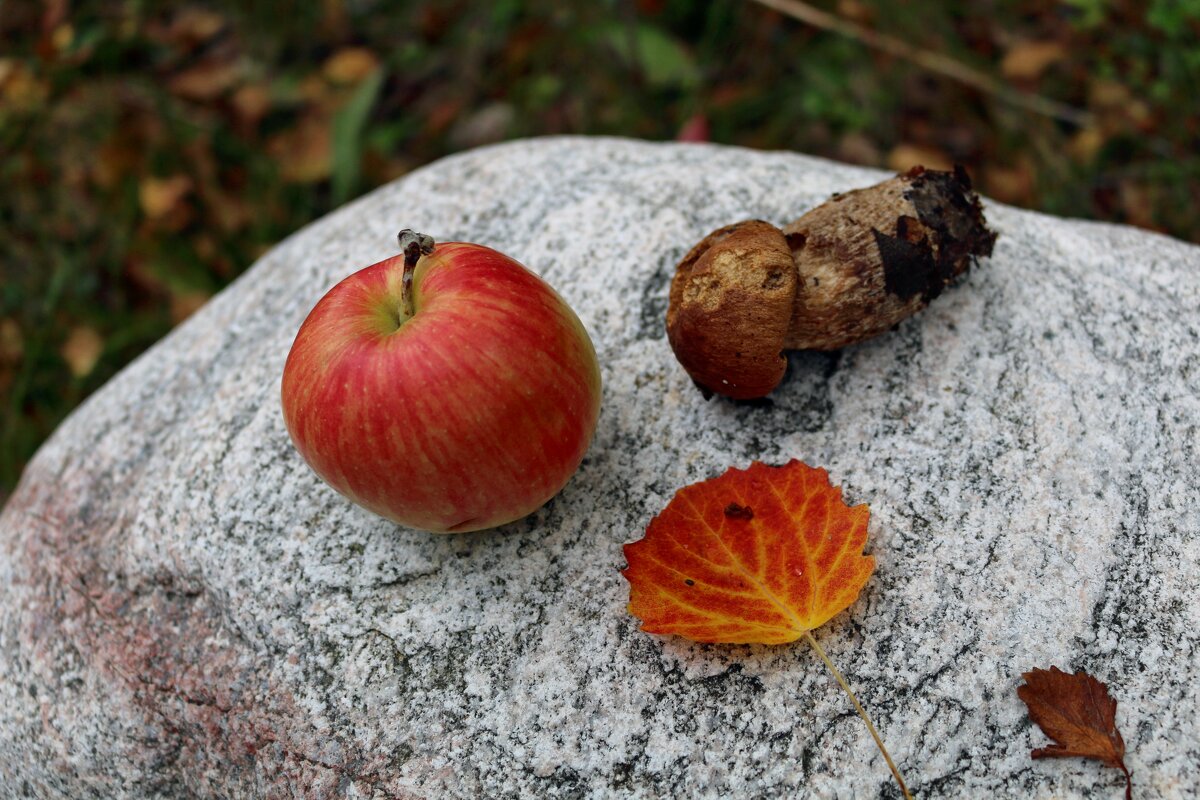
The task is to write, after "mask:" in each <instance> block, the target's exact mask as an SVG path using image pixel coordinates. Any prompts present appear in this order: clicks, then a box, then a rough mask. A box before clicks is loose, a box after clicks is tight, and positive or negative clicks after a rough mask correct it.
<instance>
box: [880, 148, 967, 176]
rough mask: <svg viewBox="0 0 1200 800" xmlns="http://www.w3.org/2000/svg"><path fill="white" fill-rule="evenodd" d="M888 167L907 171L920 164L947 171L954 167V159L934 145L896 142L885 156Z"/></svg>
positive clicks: (928, 167)
mask: <svg viewBox="0 0 1200 800" xmlns="http://www.w3.org/2000/svg"><path fill="white" fill-rule="evenodd" d="M887 163H888V168H889V169H892V170H895V171H896V172H907V171H908V170H909V169H911V168H912V167H915V166H917V165H920V166H922V167H925V168H926V169H936V170H942V171H949V170H952V169H954V159H952V158H951V157H950V156H948V155H946V154H945V153H943V152H942V151H941V150H938V149H937V148H934V147H928V146H925V145H918V144H898V145H896V146H895V147H894V148H892V152H890V153H888V157H887Z"/></svg>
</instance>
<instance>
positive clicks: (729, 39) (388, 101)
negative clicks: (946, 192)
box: [0, 0, 1200, 499]
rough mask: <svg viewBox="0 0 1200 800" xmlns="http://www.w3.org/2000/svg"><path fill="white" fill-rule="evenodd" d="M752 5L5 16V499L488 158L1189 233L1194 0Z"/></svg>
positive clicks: (1199, 83)
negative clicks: (513, 148)
mask: <svg viewBox="0 0 1200 800" xmlns="http://www.w3.org/2000/svg"><path fill="white" fill-rule="evenodd" d="M765 5H769V4H765V3H756V2H748V1H744V0H712V1H711V2H685V1H684V0H636V1H634V0H628V1H627V2H599V1H597V0H592V1H591V2H578V1H576V2H557V1H555V0H524V1H523V2H522V1H521V0H492V1H491V2H466V1H465V0H408V1H407V2H403V1H400V2H386V1H385V0H321V1H320V2H287V3H284V2H280V3H275V2H262V1H261V0H251V1H250V2H211V3H183V4H179V3H157V2H156V3H151V2H138V1H136V0H129V1H127V2H113V1H111V0H110V1H109V2H86V1H81V2H68V0H47V2H41V3H37V2H16V3H14V2H11V1H6V0H0V170H2V180H3V185H4V187H5V189H4V191H3V192H2V193H0V259H2V260H0V270H2V273H0V398H2V401H0V402H2V406H0V407H2V411H0V414H2V416H0V499H2V498H3V497H4V496H5V494H6V493H7V492H9V491H11V489H12V487H13V486H14V485H15V482H16V480H17V479H18V477H19V474H20V470H21V467H22V465H23V464H24V462H25V461H26V460H27V459H28V458H29V457H30V455H31V454H32V452H33V451H34V449H35V448H36V447H37V445H38V444H39V443H40V442H41V441H42V440H43V439H44V438H45V437H46V436H47V435H48V434H49V432H50V431H51V430H52V429H53V428H54V426H55V425H56V424H57V423H58V422H59V421H60V420H61V419H62V418H63V416H64V415H65V414H66V413H67V412H69V411H70V410H71V409H72V408H73V407H74V406H76V405H77V404H78V403H79V402H80V401H82V400H83V398H85V397H86V396H87V394H88V393H89V392H91V391H93V390H95V389H96V388H97V387H98V386H100V385H101V384H102V383H103V382H104V381H105V380H107V379H108V378H109V377H111V376H112V375H113V374H114V373H115V372H116V371H117V370H118V369H120V368H121V366H122V365H124V364H126V363H127V362H129V361H130V360H131V359H133V358H134V357H135V356H137V355H138V354H139V353H140V352H142V351H143V350H145V349H146V348H147V347H148V346H149V345H151V344H152V343H153V342H155V341H156V340H157V339H159V338H160V337H162V336H163V335H164V334H165V333H166V332H167V331H168V330H170V328H171V327H172V326H173V325H175V324H177V323H179V322H180V321H181V320H183V319H184V318H185V317H187V316H188V315H189V314H191V313H192V312H193V311H195V310H196V309H197V308H198V307H199V306H200V305H202V304H203V303H204V302H205V300H206V299H208V298H209V297H210V296H212V295H213V293H215V292H217V291H218V290H220V289H221V288H222V287H223V286H225V285H226V284H228V283H229V282H230V281H231V280H232V279H233V278H235V277H236V276H237V275H238V274H239V273H240V272H242V271H243V270H245V269H246V268H247V267H248V266H249V265H250V264H251V263H252V262H253V261H254V259H255V258H256V257H258V256H259V255H260V254H261V253H262V252H264V251H265V250H266V249H267V248H269V247H270V246H271V245H272V244H273V243H275V242H277V241H279V240H280V239H281V238H283V237H284V236H286V235H287V234H289V233H291V232H292V231H294V230H296V229H297V228H299V227H300V226H302V225H304V224H305V223H307V222H309V221H311V220H313V219H315V218H317V217H319V216H321V215H322V214H323V213H325V212H326V211H328V210H330V209H331V208H334V207H336V206H338V205H340V204H341V203H344V202H345V201H347V200H349V199H351V198H353V197H355V196H357V195H358V194H361V193H362V192H364V191H366V190H368V189H370V188H372V187H375V186H378V185H380V184H382V183H384V182H386V181H389V180H392V179H394V178H398V177H400V176H402V175H404V174H405V173H407V172H409V171H410V170H412V169H414V168H416V167H418V166H420V165H422V164H425V163H428V162H430V161H432V160H434V159H436V158H438V157H440V156H443V155H445V154H447V153H451V152H454V151H457V150H461V149H464V148H469V147H473V146H477V145H481V144H486V143H489V142H494V141H499V140H503V139H510V138H516V137H523V136H534V135H541V134H558V133H586V134H619V135H625V136H637V137H644V138H647V139H660V140H665V139H682V140H688V141H702V140H711V141H714V142H722V143H730V144H738V145H745V146H748V147H755V148H771V149H789V150H797V151H801V152H806V153H813V154H817V155H822V156H827V157H830V158H834V159H838V160H842V161H848V162H854V163H858V164H866V165H871V166H878V167H886V168H890V169H896V170H899V169H905V168H907V167H909V166H910V165H912V164H913V163H918V162H919V163H923V164H925V165H927V166H931V167H946V166H948V165H950V164H952V163H953V162H960V163H963V164H965V165H966V166H967V167H968V169H969V170H970V172H971V173H972V175H973V176H975V178H976V182H977V183H978V184H979V186H980V187H981V189H982V191H983V192H985V193H986V194H988V195H990V196H991V197H993V198H995V199H997V200H1001V201H1004V202H1008V203H1014V204H1017V205H1022V206H1027V207H1030V208H1037V209H1040V210H1043V211H1046V212H1050V213H1054V214H1062V215H1068V216H1080V217H1090V218H1095V219H1101V220H1109V221H1114V222H1124V223H1130V224H1133V225H1138V226H1141V227H1145V228H1150V229H1153V230H1158V231H1163V232H1166V233H1169V234H1172V235H1174V236H1177V237H1181V238H1184V239H1190V240H1192V241H1200V215H1197V214H1196V213H1195V209H1196V208H1197V206H1198V201H1200V181H1198V180H1197V178H1198V174H1200V161H1198V152H1200V147H1198V145H1200V113H1198V112H1200V103H1198V101H1197V91H1198V89H1200V0H1140V1H1138V2H1135V1H1134V0H1128V1H1125V0H1059V1H1058V2H1053V1H1052V0H976V2H971V3H957V2H949V1H945V2H933V1H932V0H929V1H926V2H918V3H913V2H905V1H904V0H820V1H819V2H818V1H814V2H813V3H811V4H802V5H804V6H805V7H806V8H813V7H816V9H817V10H818V11H822V12H825V13H827V14H831V15H833V18H835V19H837V20H840V21H843V22H845V23H846V24H848V25H849V26H851V29H850V34H849V35H847V31H846V30H842V31H841V32H838V31H835V30H829V29H822V28H821V27H819V26H812V25H808V24H804V23H802V22H799V21H797V20H796V19H793V18H792V17H791V16H789V15H788V14H785V13H782V12H781V11H779V10H772V9H770V8H767V7H765ZM826 27H828V26H826ZM854 31H858V32H859V33H860V34H862V32H866V35H865V36H864V35H855V34H854ZM871 32H879V33H883V34H885V35H888V36H892V37H895V38H896V39H899V40H901V41H903V42H904V43H906V45H907V46H909V47H910V48H912V50H914V51H916V52H919V53H921V54H924V55H926V56H931V57H933V58H936V59H940V60H943V61H944V62H948V63H950V64H952V65H959V66H961V67H962V68H963V69H965V70H968V71H974V72H975V73H982V74H983V75H985V76H988V79H989V81H991V86H988V85H984V86H983V87H982V88H981V87H980V86H978V85H974V86H973V85H971V84H970V82H969V81H966V82H964V81H962V80H956V79H954V78H950V77H946V76H944V75H942V74H939V73H937V72H936V71H931V70H929V69H926V68H922V67H920V66H917V65H916V64H914V63H912V61H911V60H909V59H903V58H896V57H895V56H893V55H889V54H887V53H885V52H882V51H880V50H879V49H878V48H877V47H871V46H868V44H867V42H868V41H869V39H870V35H871ZM1005 93H1009V94H1013V93H1016V94H1021V93H1025V95H1028V94H1034V95H1038V96H1041V97H1044V98H1051V99H1053V100H1055V101H1058V102H1059V103H1062V104H1065V105H1066V106H1067V107H1069V109H1070V113H1069V114H1066V115H1065V118H1064V117H1063V116H1061V115H1060V116H1058V117H1056V116H1054V115H1048V114H1041V113H1035V112H1032V111H1029V110H1027V109H1025V108H1024V107H1022V105H1021V104H1019V103H1014V102H1011V97H1007V98H1006V96H1005ZM1025 95H1021V96H1025Z"/></svg>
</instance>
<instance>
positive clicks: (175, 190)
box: [138, 175, 192, 219]
mask: <svg viewBox="0 0 1200 800" xmlns="http://www.w3.org/2000/svg"><path fill="white" fill-rule="evenodd" d="M191 190H192V179H191V178H189V177H188V176H187V175H172V176H170V177H167V178H156V177H153V176H146V177H145V178H142V181H141V183H139V184H138V201H139V202H140V203H141V206H142V211H143V212H144V213H145V214H146V216H147V217H149V218H150V219H158V218H160V217H165V216H166V215H167V214H169V213H171V212H172V211H174V210H175V208H176V207H178V206H179V204H180V203H182V202H183V199H184V198H185V197H187V195H188V193H189V192H190V191H191Z"/></svg>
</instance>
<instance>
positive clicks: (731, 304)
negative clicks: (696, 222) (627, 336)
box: [667, 220, 797, 399]
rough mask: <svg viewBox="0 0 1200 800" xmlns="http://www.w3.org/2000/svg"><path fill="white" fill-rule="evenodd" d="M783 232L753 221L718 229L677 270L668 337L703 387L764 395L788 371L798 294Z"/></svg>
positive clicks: (747, 395)
mask: <svg viewBox="0 0 1200 800" xmlns="http://www.w3.org/2000/svg"><path fill="white" fill-rule="evenodd" d="M796 283H797V279H796V266H795V263H794V262H793V260H792V251H791V248H790V247H788V243H787V240H786V239H785V238H784V236H783V232H782V231H780V230H779V229H778V228H776V227H775V226H774V225H772V224H770V223H769V222H763V221H761V220H748V221H746V222H739V223H737V224H735V225H729V226H727V227H724V228H721V229H719V230H716V231H713V232H712V233H710V234H709V235H708V236H706V237H705V238H704V239H703V241H701V242H700V243H699V244H698V245H696V246H695V247H693V248H692V250H691V251H690V252H689V253H688V254H687V255H686V256H684V258H683V260H682V261H680V262H679V266H677V267H676V268H675V277H674V278H673V279H672V280H671V296H670V306H669V307H668V309H667V339H668V340H669V341H670V343H671V349H672V350H674V351H675V357H676V358H678V359H679V363H680V364H682V365H683V368H684V369H685V370H687V373H688V374H689V375H690V376H691V377H692V380H694V381H695V382H696V383H697V384H698V385H699V386H700V387H701V388H702V389H705V390H708V391H711V392H715V393H717V394H722V395H725V396H726V397H732V398H734V399H750V398H755V397H763V396H765V395H766V394H768V393H769V392H770V391H771V390H772V389H774V388H775V387H776V386H777V385H778V384H779V381H780V380H782V379H783V374H784V372H785V371H786V370H787V358H786V357H785V356H784V355H783V350H784V342H785V340H786V339H787V335H788V326H789V324H790V322H791V319H792V306H793V303H794V300H795V297H796Z"/></svg>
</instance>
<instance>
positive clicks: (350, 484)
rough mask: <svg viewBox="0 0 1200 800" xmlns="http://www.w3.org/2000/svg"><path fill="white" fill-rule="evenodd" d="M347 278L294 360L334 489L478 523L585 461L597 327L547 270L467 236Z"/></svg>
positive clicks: (406, 245)
mask: <svg viewBox="0 0 1200 800" xmlns="http://www.w3.org/2000/svg"><path fill="white" fill-rule="evenodd" d="M401 248H402V249H404V250H405V251H406V252H405V253H402V254H401V255H397V256H394V257H392V258H389V259H386V260H384V261H380V262H379V263H378V264H374V265H372V266H370V267H367V268H365V269H363V270H360V271H359V272H356V273H354V274H353V275H351V276H349V277H348V278H346V279H345V280H343V281H342V282H341V283H339V284H338V285H337V286H334V287H333V288H332V289H330V290H329V293H328V294H326V295H325V296H324V297H322V298H321V300H320V301H319V302H318V303H317V305H316V307H315V308H313V310H312V312H310V313H309V315H308V318H307V319H305V320H304V324H303V325H301V326H300V332H299V333H298V334H296V341H295V342H294V343H293V344H292V350H291V352H290V353H289V354H288V358H287V364H286V365H285V366H284V370H283V392H282V393H283V416H284V420H285V422H286V424H287V428H288V432H289V433H290V434H291V437H292V441H293V442H294V443H295V444H296V448H297V449H298V450H299V451H300V453H301V455H303V456H304V459H305V460H306V461H307V462H308V463H309V465H310V466H311V467H312V468H313V470H315V471H316V473H317V474H318V475H320V476H321V477H322V478H323V479H324V480H325V481H327V482H328V483H329V484H330V485H331V486H333V488H335V489H337V490H338V491H339V492H341V493H342V494H344V495H346V496H347V497H349V498H350V499H351V500H353V501H354V502H356V503H359V504H360V505H363V506H365V507H366V508H368V509H370V510H371V511H374V512H375V513H377V514H380V515H382V516H384V517H387V518H389V519H392V520H395V521H396V522H399V523H401V524H403V525H408V526H411V527H414V528H423V529H425V530H430V531H438V532H451V531H472V530H479V529H482V528H490V527H494V526H496V525H502V524H504V523H506V522H511V521H513V520H515V519H519V518H521V517H523V516H525V515H526V514H529V513H531V512H533V511H535V510H536V509H538V508H539V507H540V506H541V505H542V504H544V503H545V502H546V501H547V500H549V499H550V498H551V497H553V496H554V495H555V494H557V493H558V491H559V490H560V489H562V487H563V486H564V485H565V484H566V482H567V480H568V479H569V478H570V477H571V475H573V474H574V473H575V470H576V469H578V467H579V463H580V461H581V460H582V459H583V455H584V453H585V452H586V451H587V448H588V444H589V442H590V441H591V437H592V432H593V431H594V430H595V427H596V419H597V417H598V416H599V413H600V369H599V366H598V365H597V363H596V352H595V350H594V349H593V347H592V342H591V340H590V339H589V338H588V335H587V331H585V330H584V328H583V324H582V323H581V322H580V321H579V318H578V317H576V316H575V313H574V312H573V311H572V310H571V308H570V307H569V306H568V305H567V304H566V302H564V301H563V299H562V298H561V297H559V296H558V294H557V293H556V292H555V291H554V290H553V289H551V288H550V286H549V285H547V284H546V283H545V281H543V280H542V279H541V278H539V277H538V276H537V275H534V274H533V273H532V272H530V271H529V270H527V269H526V268H525V267H523V266H521V265H520V264H519V263H517V262H516V261H514V260H513V259H511V258H509V257H508V256H505V255H503V254H502V253H498V252H496V251H495V250H492V249H490V248H488V247H483V246H481V245H477V244H467V243H464V242H450V243H445V244H438V245H437V246H436V247H434V246H433V240H432V239H429V237H423V236H420V235H419V234H412V232H411V231H405V232H403V233H402V234H401Z"/></svg>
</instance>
